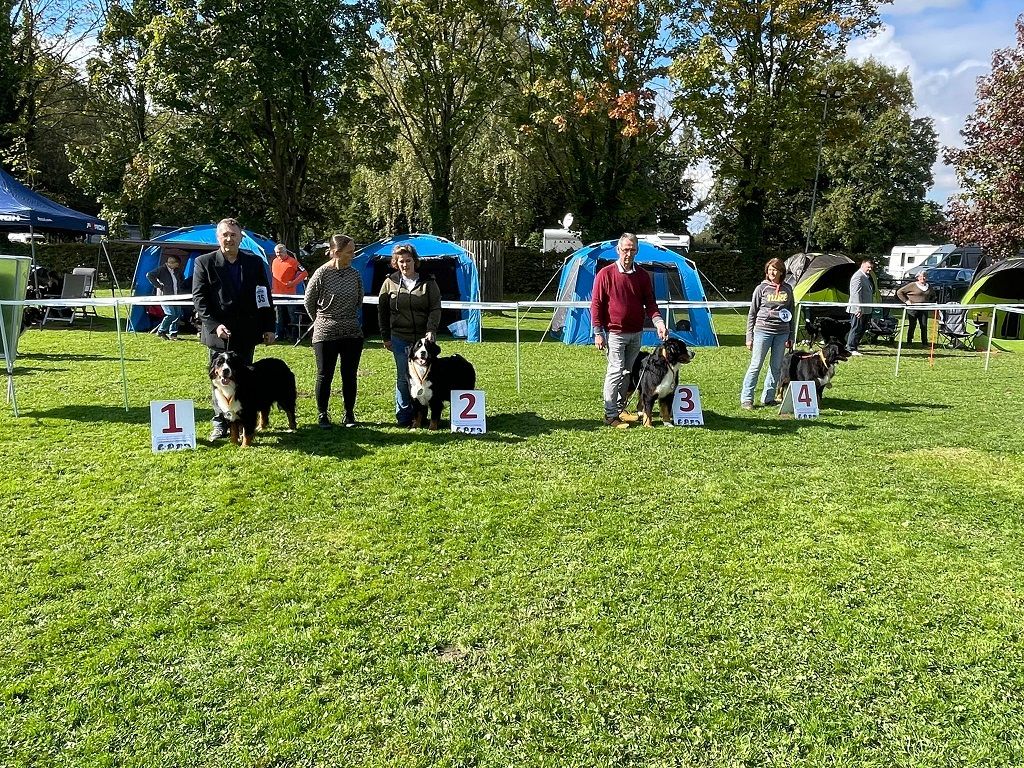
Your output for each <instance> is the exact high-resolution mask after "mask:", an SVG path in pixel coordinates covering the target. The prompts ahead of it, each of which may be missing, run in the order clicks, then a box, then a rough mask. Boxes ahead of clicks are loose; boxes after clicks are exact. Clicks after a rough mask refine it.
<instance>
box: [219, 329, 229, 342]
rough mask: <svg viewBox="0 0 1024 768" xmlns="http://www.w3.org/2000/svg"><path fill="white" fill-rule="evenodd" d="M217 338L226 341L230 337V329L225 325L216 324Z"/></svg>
mask: <svg viewBox="0 0 1024 768" xmlns="http://www.w3.org/2000/svg"><path fill="white" fill-rule="evenodd" d="M217 338H218V339H224V341H227V340H228V339H230V338H231V331H229V330H228V327H227V326H226V325H218V326H217Z"/></svg>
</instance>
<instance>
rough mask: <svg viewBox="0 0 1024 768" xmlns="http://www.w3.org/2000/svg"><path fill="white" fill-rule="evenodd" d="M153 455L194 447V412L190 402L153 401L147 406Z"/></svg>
mask: <svg viewBox="0 0 1024 768" xmlns="http://www.w3.org/2000/svg"><path fill="white" fill-rule="evenodd" d="M149 433H150V437H151V438H152V443H153V453H166V452H167V451H184V450H186V449H193V450H194V449H195V447H196V411H195V404H194V403H193V402H192V401H191V400H154V401H153V402H151V403H150V404H149Z"/></svg>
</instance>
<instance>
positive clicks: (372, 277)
mask: <svg viewBox="0 0 1024 768" xmlns="http://www.w3.org/2000/svg"><path fill="white" fill-rule="evenodd" d="M402 244H409V245H411V246H413V247H414V248H415V249H416V253H417V254H419V257H420V259H421V262H420V272H422V273H423V274H427V275H433V277H434V279H435V280H437V286H438V288H440V289H441V300H442V301H480V278H479V276H478V274H477V269H476V264H474V263H473V259H472V258H470V256H469V252H468V251H466V249H465V248H462V247H460V246H458V245H456V244H455V243H453V242H452V241H451V240H445V239H444V238H443V237H437V236H436V235H420V234H409V235H395V236H394V237H389V238H386V239H384V240H378V241H377V242H376V243H371V244H370V245H367V246H364V247H363V248H360V249H359V252H358V253H357V254H356V257H355V259H354V260H353V261H352V266H353V267H355V268H356V269H358V270H359V274H360V275H362V278H363V286H364V287H365V290H366V295H367V296H376V295H377V293H378V292H379V291H380V287H381V285H383V284H384V281H385V280H386V279H387V276H388V275H390V274H391V273H392V272H394V269H392V268H391V251H392V249H393V248H394V247H395V246H396V245H402ZM453 325H454V326H455V327H454V328H452V327H451V326H453ZM376 327H377V317H376V313H375V312H373V313H370V312H367V313H366V315H365V316H364V318H363V328H364V329H367V328H371V329H376ZM441 327H442V329H443V328H445V327H448V329H449V330H451V331H452V334H453V335H455V336H462V337H465V338H466V340H467V341H480V310H478V309H461V310H460V309H451V310H449V309H446V310H444V312H443V313H442V315H441Z"/></svg>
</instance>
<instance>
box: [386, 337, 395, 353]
mask: <svg viewBox="0 0 1024 768" xmlns="http://www.w3.org/2000/svg"><path fill="white" fill-rule="evenodd" d="M392 346H393V345H392V344H391V341H390V340H388V341H385V342H384V349H386V350H387V351H388V352H390V351H391V347H392Z"/></svg>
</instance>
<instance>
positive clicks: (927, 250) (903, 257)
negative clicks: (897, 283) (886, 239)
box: [885, 243, 956, 280]
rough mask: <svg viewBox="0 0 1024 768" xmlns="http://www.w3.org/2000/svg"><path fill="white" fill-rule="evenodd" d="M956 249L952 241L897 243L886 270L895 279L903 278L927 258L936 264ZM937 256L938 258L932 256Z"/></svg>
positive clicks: (932, 263)
mask: <svg viewBox="0 0 1024 768" xmlns="http://www.w3.org/2000/svg"><path fill="white" fill-rule="evenodd" d="M954 250H956V246H955V245H953V244H952V243H946V244H945V245H927V244H919V245H897V246H894V247H893V249H892V253H890V254H889V266H888V267H886V270H885V271H886V272H888V273H889V276H890V277H892V278H893V279H894V280H903V279H904V278H905V277H907V272H909V271H910V270H911V269H913V268H914V267H916V266H919V265H921V264H922V263H924V261H925V260H929V259H930V261H929V263H930V264H931V265H933V266H934V265H935V264H937V263H938V262H940V261H942V259H943V258H944V257H945V256H946V255H947V254H949V253H952V252H953V251H954ZM930 257H936V258H933V259H932V258H930Z"/></svg>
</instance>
